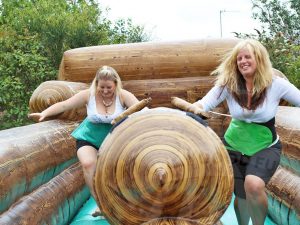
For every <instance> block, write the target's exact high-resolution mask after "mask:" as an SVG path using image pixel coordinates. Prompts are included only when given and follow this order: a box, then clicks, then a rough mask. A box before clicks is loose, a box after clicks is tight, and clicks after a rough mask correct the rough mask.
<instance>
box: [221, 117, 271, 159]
mask: <svg viewBox="0 0 300 225" xmlns="http://www.w3.org/2000/svg"><path fill="white" fill-rule="evenodd" d="M224 138H225V140H226V142H227V143H228V144H229V145H230V146H226V148H227V149H229V150H233V151H238V152H241V153H243V154H245V155H248V156H252V155H254V154H255V153H256V152H259V151H260V150H262V149H265V148H267V147H268V146H270V145H271V144H272V138H273V137H272V132H271V130H270V129H269V128H268V127H266V126H263V125H260V124H256V123H246V122H244V121H240V120H236V119H232V120H231V122H230V125H229V127H228V129H227V131H226V133H225V135H224Z"/></svg>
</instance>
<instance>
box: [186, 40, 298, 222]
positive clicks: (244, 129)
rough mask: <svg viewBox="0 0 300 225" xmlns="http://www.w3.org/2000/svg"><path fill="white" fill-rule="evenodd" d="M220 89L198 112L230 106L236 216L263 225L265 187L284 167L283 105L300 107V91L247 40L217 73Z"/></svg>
mask: <svg viewBox="0 0 300 225" xmlns="http://www.w3.org/2000/svg"><path fill="white" fill-rule="evenodd" d="M212 74H214V75H217V79H216V84H215V86H214V87H213V88H212V89H211V90H210V91H209V92H208V93H207V95H206V96H205V97H204V98H202V99H201V100H199V101H198V102H195V103H194V104H193V105H192V107H193V108H194V109H193V110H194V111H200V110H204V111H209V110H211V109H213V108H214V107H216V106H217V105H218V104H220V103H221V102H222V101H224V100H226V102H227V105H228V108H229V112H230V114H231V116H232V121H231V123H230V125H229V127H228V129H227V131H226V133H225V135H224V138H223V142H224V144H225V146H226V148H227V150H228V152H229V155H230V158H231V162H232V166H233V170H234V179H235V183H234V192H235V196H236V198H235V212H236V216H237V219H238V222H239V224H240V225H246V224H248V222H249V219H250V217H251V220H252V223H253V224H254V225H263V224H264V221H265V217H266V214H267V209H268V201H267V195H266V193H265V186H266V184H267V182H268V181H269V180H270V178H271V177H272V175H273V174H274V173H275V170H276V169H277V167H278V165H279V161H280V153H281V144H280V141H279V138H278V136H277V134H276V130H275V114H276V111H277V108H278V105H279V102H280V100H281V99H284V100H286V101H288V102H290V103H291V104H294V105H295V106H298V107H299V106H300V91H299V90H298V89H297V88H296V87H295V86H294V85H292V84H291V83H289V82H288V81H286V80H284V79H283V78H280V77H277V76H275V75H274V74H273V70H272V65H271V62H270V59H269V54H268V52H267V50H266V48H265V47H264V46H263V45H262V44H261V43H260V42H258V41H256V40H250V39H247V40H243V41H241V42H239V43H238V44H237V45H236V46H235V47H234V48H233V49H232V51H231V52H229V54H227V55H226V56H225V58H224V60H223V61H222V63H221V64H220V65H219V66H218V68H217V69H216V70H215V71H213V72H212Z"/></svg>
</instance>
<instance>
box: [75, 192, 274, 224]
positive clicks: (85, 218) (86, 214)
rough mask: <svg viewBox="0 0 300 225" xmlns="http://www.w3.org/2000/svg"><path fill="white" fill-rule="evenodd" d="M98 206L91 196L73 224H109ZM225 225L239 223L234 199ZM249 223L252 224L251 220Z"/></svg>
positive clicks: (223, 217) (222, 219)
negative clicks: (99, 211)
mask: <svg viewBox="0 0 300 225" xmlns="http://www.w3.org/2000/svg"><path fill="white" fill-rule="evenodd" d="M96 208H97V205H96V202H95V200H94V198H92V197H91V198H89V199H88V201H87V202H86V203H85V204H84V205H83V207H82V208H81V209H80V211H79V212H78V213H77V215H76V216H75V217H74V219H73V220H72V222H71V225H109V223H108V222H107V221H106V220H105V218H104V217H101V216H98V217H93V216H92V213H93V212H95V210H96ZM221 222H222V223H223V225H238V222H237V220H236V217H235V212H234V208H233V201H231V203H230V205H229V207H228V209H227V210H226V212H225V214H224V215H223V216H222V218H221ZM249 225H252V223H251V221H250V223H249ZM265 225H276V223H274V222H272V221H271V219H270V218H267V219H266V222H265Z"/></svg>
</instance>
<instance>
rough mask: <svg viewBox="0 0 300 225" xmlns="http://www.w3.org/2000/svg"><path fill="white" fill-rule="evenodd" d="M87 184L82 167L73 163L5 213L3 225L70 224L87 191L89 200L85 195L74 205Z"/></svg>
mask: <svg viewBox="0 0 300 225" xmlns="http://www.w3.org/2000/svg"><path fill="white" fill-rule="evenodd" d="M84 185H85V182H84V179H83V173H82V168H81V165H80V164H79V163H76V164H73V165H72V166H70V167H69V168H68V169H66V170H64V171H63V172H62V173H61V174H59V175H58V176H56V177H54V178H53V179H51V181H49V182H48V183H47V184H45V185H42V186H40V187H39V188H38V189H37V190H35V191H34V192H32V193H30V194H28V195H26V196H24V197H22V198H21V199H20V200H19V201H17V202H16V203H15V204H14V205H13V206H12V207H11V208H10V209H9V210H7V211H5V212H4V213H2V214H1V215H0V224H3V225H4V224H5V225H33V224H68V221H69V220H70V219H72V217H73V216H74V213H75V212H76V211H77V210H78V209H79V208H80V206H81V205H82V204H83V203H84V201H85V200H86V199H87V197H88V192H87V195H86V196H85V198H84V195H83V196H82V199H77V202H75V204H74V205H72V198H73V197H74V196H75V195H76V193H78V192H80V191H81V190H82V189H83V188H84ZM64 204H67V205H64Z"/></svg>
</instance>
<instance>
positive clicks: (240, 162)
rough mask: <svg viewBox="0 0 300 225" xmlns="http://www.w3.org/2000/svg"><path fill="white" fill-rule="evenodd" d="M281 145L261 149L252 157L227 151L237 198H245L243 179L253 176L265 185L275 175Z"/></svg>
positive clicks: (278, 143)
mask: <svg viewBox="0 0 300 225" xmlns="http://www.w3.org/2000/svg"><path fill="white" fill-rule="evenodd" d="M281 148H282V146H281V143H280V141H278V142H277V143H276V144H275V145H273V146H271V147H269V148H266V149H263V150H261V151H259V152H257V153H256V154H254V155H252V156H246V155H243V154H241V153H240V152H236V151H231V150H228V153H229V156H230V159H231V163H232V167H233V173H234V194H235V195H236V196H237V197H239V198H244V199H245V198H246V193H245V189H244V182H245V177H246V176H247V175H255V176H258V177H260V178H261V179H262V180H263V181H264V182H265V184H267V183H268V182H269V180H270V179H271V177H272V176H273V174H274V173H275V171H276V169H277V167H278V165H279V162H280V155H281Z"/></svg>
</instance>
